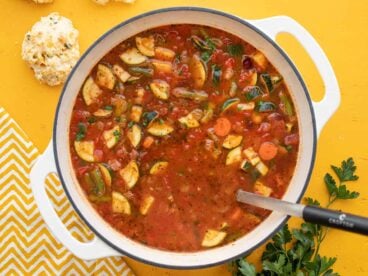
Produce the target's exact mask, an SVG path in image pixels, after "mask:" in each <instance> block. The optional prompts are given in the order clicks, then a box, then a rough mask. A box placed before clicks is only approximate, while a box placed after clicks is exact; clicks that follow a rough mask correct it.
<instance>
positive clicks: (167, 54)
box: [155, 47, 175, 61]
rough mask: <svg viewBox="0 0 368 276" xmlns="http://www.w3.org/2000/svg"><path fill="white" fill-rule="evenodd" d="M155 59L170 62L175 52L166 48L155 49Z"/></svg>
mask: <svg viewBox="0 0 368 276" xmlns="http://www.w3.org/2000/svg"><path fill="white" fill-rule="evenodd" d="M155 57H156V58H158V59H162V60H167V61H172V60H173V59H174V57H175V52H174V51H173V50H170V49H168V48H164V47H156V48H155Z"/></svg>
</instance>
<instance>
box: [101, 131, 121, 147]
mask: <svg viewBox="0 0 368 276" xmlns="http://www.w3.org/2000/svg"><path fill="white" fill-rule="evenodd" d="M120 136H121V131H120V127H119V126H114V127H113V128H112V129H109V130H105V131H104V132H103V133H102V137H103V138H104V140H105V144H106V146H107V147H108V148H109V149H111V148H112V147H114V146H115V145H116V144H117V143H118V142H119V139H120Z"/></svg>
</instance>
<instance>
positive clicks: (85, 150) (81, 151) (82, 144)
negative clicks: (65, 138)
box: [74, 141, 95, 162]
mask: <svg viewBox="0 0 368 276" xmlns="http://www.w3.org/2000/svg"><path fill="white" fill-rule="evenodd" d="M74 148H75V151H76V152H77V154H78V156H79V157H80V158H81V159H83V160H84V161H87V162H94V161H95V157H94V155H93V153H94V151H95V143H94V142H93V141H74Z"/></svg>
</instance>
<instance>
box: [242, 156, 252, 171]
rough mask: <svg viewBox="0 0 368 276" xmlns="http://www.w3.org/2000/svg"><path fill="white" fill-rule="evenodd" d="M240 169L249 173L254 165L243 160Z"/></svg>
mask: <svg viewBox="0 0 368 276" xmlns="http://www.w3.org/2000/svg"><path fill="white" fill-rule="evenodd" d="M240 168H241V169H242V170H243V171H245V172H249V170H250V169H251V168H252V164H251V163H250V162H249V161H248V160H246V159H245V160H243V162H242V163H241V164H240Z"/></svg>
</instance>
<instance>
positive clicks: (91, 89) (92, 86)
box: [82, 76, 102, 105]
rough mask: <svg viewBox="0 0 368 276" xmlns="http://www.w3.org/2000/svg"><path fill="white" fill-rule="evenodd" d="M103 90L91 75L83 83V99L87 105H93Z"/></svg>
mask: <svg viewBox="0 0 368 276" xmlns="http://www.w3.org/2000/svg"><path fill="white" fill-rule="evenodd" d="M101 93H102V90H101V89H100V88H99V87H98V85H97V84H96V83H95V82H94V80H93V78H92V77H91V76H89V77H88V78H87V80H86V82H85V83H84V85H83V91H82V94H83V99H84V102H85V103H86V105H91V104H92V103H94V102H96V100H97V98H98V97H99V96H100V95H101Z"/></svg>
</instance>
